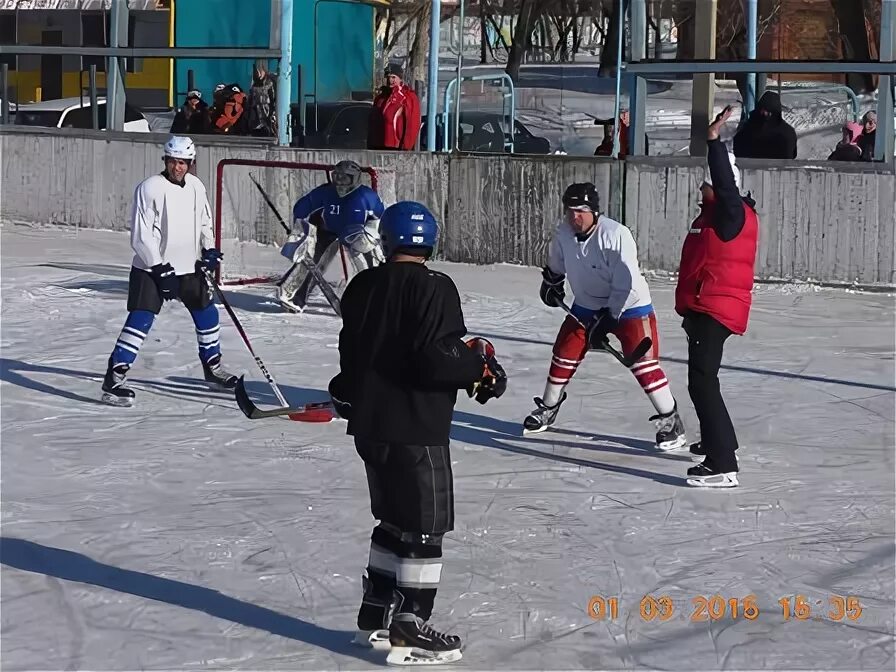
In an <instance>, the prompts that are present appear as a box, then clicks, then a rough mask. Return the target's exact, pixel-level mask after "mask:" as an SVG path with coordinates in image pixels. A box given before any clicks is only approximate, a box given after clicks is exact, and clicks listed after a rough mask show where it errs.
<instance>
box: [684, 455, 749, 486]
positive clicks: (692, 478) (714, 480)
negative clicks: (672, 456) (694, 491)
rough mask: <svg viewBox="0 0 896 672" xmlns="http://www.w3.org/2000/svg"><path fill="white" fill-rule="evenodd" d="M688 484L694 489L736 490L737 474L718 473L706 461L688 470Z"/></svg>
mask: <svg viewBox="0 0 896 672" xmlns="http://www.w3.org/2000/svg"><path fill="white" fill-rule="evenodd" d="M688 476H689V478H688V479H687V484H688V485H690V486H691V487H694V488H736V487H737V486H738V482H737V472H736V471H729V472H722V471H717V470H716V469H715V468H714V467H713V466H712V465H711V464H707V460H704V461H703V462H701V463H700V464H698V465H697V466H695V467H691V468H690V469H688Z"/></svg>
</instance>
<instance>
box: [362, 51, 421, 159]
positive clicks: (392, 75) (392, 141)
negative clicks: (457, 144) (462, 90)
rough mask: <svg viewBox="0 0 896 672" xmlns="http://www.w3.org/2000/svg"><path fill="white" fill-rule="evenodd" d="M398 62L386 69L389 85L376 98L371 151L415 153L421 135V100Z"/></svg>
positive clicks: (372, 119) (370, 132)
mask: <svg viewBox="0 0 896 672" xmlns="http://www.w3.org/2000/svg"><path fill="white" fill-rule="evenodd" d="M403 76H404V72H403V71H402V69H401V66H400V65H397V64H395V63H393V64H391V65H389V67H388V68H386V86H384V87H382V88H381V89H380V91H379V93H378V94H377V96H376V98H374V99H373V107H372V108H371V111H370V121H369V127H368V131H367V147H368V148H369V149H392V150H405V151H407V150H412V149H414V145H415V144H416V143H417V137H418V136H419V135H420V99H419V98H417V94H416V93H414V90H413V89H412V88H411V87H409V86H408V85H407V84H405V83H404V82H403V81H402V79H401V78H402V77H403Z"/></svg>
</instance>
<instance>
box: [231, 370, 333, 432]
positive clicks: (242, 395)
mask: <svg viewBox="0 0 896 672" xmlns="http://www.w3.org/2000/svg"><path fill="white" fill-rule="evenodd" d="M234 396H235V397H236V403H237V406H239V407H240V410H241V411H242V412H243V415H245V416H246V417H247V418H249V419H250V420H260V419H261V418H275V417H277V416H280V415H286V416H289V419H290V420H296V421H299V422H329V421H330V420H333V419H335V417H336V416H335V414H334V413H333V410H332V405H333V402H331V401H318V402H314V403H310V404H303V405H301V406H283V407H280V408H272V409H269V410H266V411H264V410H262V409H260V408H258V406H256V405H255V403H254V402H253V401H252V400H251V399H250V398H249V394H248V393H247V392H246V382H245V380H244V376H240V377H239V379H238V380H237V381H236V388H235V389H234Z"/></svg>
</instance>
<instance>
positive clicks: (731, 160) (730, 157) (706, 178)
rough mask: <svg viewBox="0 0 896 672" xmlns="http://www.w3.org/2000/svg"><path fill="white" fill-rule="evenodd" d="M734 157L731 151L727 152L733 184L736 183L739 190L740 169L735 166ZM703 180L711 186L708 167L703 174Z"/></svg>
mask: <svg viewBox="0 0 896 672" xmlns="http://www.w3.org/2000/svg"><path fill="white" fill-rule="evenodd" d="M736 160H737V159H736V158H735V156H734V154H733V153H732V152H728V162H729V163H730V164H731V172H732V173H734V184H736V185H737V189H738V191H739V190H740V169H739V168H738V167H737V163H736ZM703 181H704V182H705V183H706V184H708V185H709V186H712V175H710V174H709V168H707V169H706V174H705V175H704V176H703Z"/></svg>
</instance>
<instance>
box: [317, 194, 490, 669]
mask: <svg viewBox="0 0 896 672" xmlns="http://www.w3.org/2000/svg"><path fill="white" fill-rule="evenodd" d="M380 233H381V237H382V243H383V253H384V254H385V256H386V258H387V263H385V264H383V265H381V266H377V267H375V268H371V269H368V270H364V271H361V273H359V274H358V275H357V276H355V277H354V278H353V279H352V280H351V282H350V283H349V285H348V287H347V288H346V290H345V293H344V295H343V297H342V320H343V324H342V331H341V332H340V334H339V362H340V372H339V374H338V375H337V376H336V377H335V378H333V380H331V381H330V386H329V389H330V395H331V397H332V398H333V403H334V406H335V408H336V410H337V412H338V413H339V415H341V416H342V417H344V418H346V419H347V420H348V434H350V435H352V436H354V439H355V447H356V449H357V451H358V454H359V455H360V456H361V458H362V459H363V460H364V464H365V467H366V470H367V482H368V485H369V488H370V505H371V511H372V513H373V516H374V518H376V519H377V520H379V521H380V522H379V524H378V525H377V526H376V527H375V528H374V530H373V534H372V535H371V539H370V556H369V562H368V565H367V576H366V577H364V578H363V585H364V594H363V598H362V602H361V607H360V611H359V613H358V622H357V625H358V630H359V632H358V637H357V638H356V641H357V642H358V643H361V644H366V645H374V646H376V647H377V648H380V645H382V646H383V648H385V647H386V646H388V647H389V648H390V651H389V657H388V660H387V662H388V663H390V664H393V665H413V664H418V663H429V664H432V663H447V662H453V661H455V660H459V659H460V658H461V639H460V637H458V636H457V635H449V634H444V633H441V632H438V631H436V630H434V629H433V628H432V627H431V626H430V625H429V624H428V620H429V618H430V615H431V614H432V610H433V603H434V600H435V596H436V590H437V589H438V586H439V579H440V577H441V572H442V537H443V535H444V534H445V533H446V532H449V531H451V530H452V529H454V492H453V489H454V487H453V477H452V471H451V458H450V454H449V449H448V434H449V431H450V429H451V418H452V414H453V412H454V405H455V403H456V401H457V392H458V390H462V389H466V390H467V392H468V394H469V395H470V396H471V397H475V398H476V400H477V401H479V402H480V403H482V404H484V403H486V402H487V401H488V400H489V399H491V398H493V397H499V396H501V395H502V394H503V393H504V390H505V388H506V386H507V376H506V374H505V373H504V370H503V369H502V368H501V366H500V365H499V364H498V362H497V361H496V360H495V356H494V349H493V348H491V347H490V344H489V343H488V342H487V341H484V340H483V339H472V340H471V341H470V342H468V343H464V341H462V340H461V339H462V337H463V336H465V335H466V333H467V330H466V327H465V325H464V319H463V313H462V312H461V305H460V296H459V295H458V292H457V288H456V287H455V285H454V282H452V280H451V278H449V277H448V276H447V275H444V274H443V273H439V272H438V271H434V270H432V269H430V268H427V266H426V265H425V262H426V261H427V259H429V257H430V255H431V254H432V250H433V248H434V247H435V244H436V240H437V236H438V225H437V223H436V220H435V218H434V217H433V215H432V214H431V213H430V212H429V211H428V210H427V209H426V208H425V207H424V206H423V205H421V204H419V203H414V202H410V201H404V202H400V203H396V204H395V205H392V206H391V207H389V208H387V209H386V211H385V212H384V214H383V217H382V219H381V221H380ZM393 609H394V613H393ZM387 641H388V644H386V642H387Z"/></svg>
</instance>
